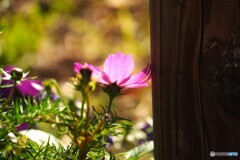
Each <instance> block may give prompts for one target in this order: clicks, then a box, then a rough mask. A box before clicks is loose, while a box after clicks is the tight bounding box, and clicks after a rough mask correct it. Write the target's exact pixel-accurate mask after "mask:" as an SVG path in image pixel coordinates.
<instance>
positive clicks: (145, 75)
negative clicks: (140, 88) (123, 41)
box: [119, 64, 151, 86]
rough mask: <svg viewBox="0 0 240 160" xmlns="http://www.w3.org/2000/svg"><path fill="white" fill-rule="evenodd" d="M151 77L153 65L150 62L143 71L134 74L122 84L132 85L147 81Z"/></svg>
mask: <svg viewBox="0 0 240 160" xmlns="http://www.w3.org/2000/svg"><path fill="white" fill-rule="evenodd" d="M150 78H151V66H150V65H149V64H148V65H147V66H146V67H145V68H144V69H143V70H142V71H141V72H139V73H137V74H134V75H132V76H131V77H130V78H129V79H127V80H126V81H122V82H121V83H120V84H119V85H120V86H130V85H132V84H137V83H145V82H147V81H148V80H149V79H150Z"/></svg>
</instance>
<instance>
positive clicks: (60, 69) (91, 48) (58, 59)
mask: <svg viewBox="0 0 240 160" xmlns="http://www.w3.org/2000/svg"><path fill="white" fill-rule="evenodd" d="M0 24H1V25H4V26H5V28H4V29H3V32H2V33H1V34H0V65H1V66H4V65H9V64H14V65H16V66H18V67H20V68H23V69H24V70H30V71H31V75H37V76H38V78H39V79H42V80H43V79H47V78H55V79H56V80H57V81H58V82H59V83H60V85H61V88H62V89H63V92H64V94H65V95H67V96H73V97H74V96H76V93H75V92H74V91H73V90H72V89H71V88H70V87H69V86H67V85H66V82H68V81H69V77H70V76H74V72H73V63H74V62H76V61H77V62H80V63H84V62H87V63H91V64H94V65H96V66H102V64H103V62H104V60H105V59H106V57H107V56H108V54H110V53H116V52H117V51H122V52H123V53H129V54H131V55H132V56H133V58H134V62H135V69H134V72H135V73H136V72H138V71H140V70H141V69H143V68H144V67H145V66H146V65H147V63H148V62H150V27H149V1H148V0H88V1H87V0H0ZM97 90H98V91H99V90H100V89H99V88H98V89H97ZM94 95H95V96H96V97H102V98H100V99H98V100H97V101H96V100H95V101H92V103H93V105H98V104H99V103H101V104H102V105H106V104H107V96H106V95H105V94H103V93H101V92H95V93H94ZM94 95H93V96H94ZM115 106H118V108H116V111H117V113H118V114H121V115H124V116H125V117H128V118H129V119H132V120H133V121H140V120H144V118H146V117H148V116H151V88H150V87H148V88H144V89H138V90H136V92H135V93H134V94H129V95H127V96H122V97H119V98H118V100H116V101H115Z"/></svg>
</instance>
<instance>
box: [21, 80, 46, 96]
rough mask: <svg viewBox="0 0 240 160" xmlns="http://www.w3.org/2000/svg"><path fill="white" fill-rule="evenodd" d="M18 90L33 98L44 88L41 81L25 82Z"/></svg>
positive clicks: (22, 82)
mask: <svg viewBox="0 0 240 160" xmlns="http://www.w3.org/2000/svg"><path fill="white" fill-rule="evenodd" d="M17 89H18V91H19V92H20V93H22V94H23V95H26V96H32V97H33V96H36V95H38V94H39V93H40V92H41V91H42V90H43V86H42V84H41V81H39V80H23V81H21V83H20V84H18V85H17Z"/></svg>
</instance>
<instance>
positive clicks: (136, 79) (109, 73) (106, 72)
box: [95, 52, 151, 93]
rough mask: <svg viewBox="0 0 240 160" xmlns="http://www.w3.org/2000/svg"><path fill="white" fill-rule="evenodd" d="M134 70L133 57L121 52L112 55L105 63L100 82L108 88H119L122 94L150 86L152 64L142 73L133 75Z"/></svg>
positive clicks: (99, 78)
mask: <svg viewBox="0 0 240 160" xmlns="http://www.w3.org/2000/svg"><path fill="white" fill-rule="evenodd" d="M133 68H134V62H133V58H132V56H131V55H128V54H122V53H121V52H118V53H116V54H110V55H109V56H108V57H107V59H106V61H105V63H104V69H103V71H102V72H101V74H98V76H99V77H98V82H99V83H100V84H102V85H103V86H105V87H107V88H108V87H110V86H115V87H119V89H120V92H121V93H126V92H127V91H129V90H130V89H133V88H140V87H145V86H148V84H147V81H149V80H150V79H151V66H150V64H148V65H147V66H146V67H145V68H144V69H143V70H142V71H141V72H139V73H137V74H134V75H131V73H132V71H133ZM95 72H96V71H95ZM96 73H98V72H96Z"/></svg>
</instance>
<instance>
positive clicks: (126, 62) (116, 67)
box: [104, 52, 134, 84]
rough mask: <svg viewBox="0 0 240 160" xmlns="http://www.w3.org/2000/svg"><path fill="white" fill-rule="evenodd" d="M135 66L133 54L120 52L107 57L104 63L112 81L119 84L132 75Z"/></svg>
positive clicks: (105, 70)
mask: <svg viewBox="0 0 240 160" xmlns="http://www.w3.org/2000/svg"><path fill="white" fill-rule="evenodd" d="M133 67H134V62H133V59H132V56H130V55H127V54H126V55H124V54H122V53H121V52H118V53H117V54H110V55H109V56H108V57H107V59H106V61H105V63H104V72H105V73H106V75H107V76H108V77H109V80H110V81H111V82H112V83H114V82H116V83H117V84H119V83H121V81H123V80H124V79H126V78H128V77H129V76H130V75H131V73H132V71H133Z"/></svg>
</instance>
